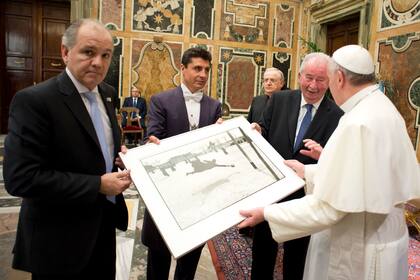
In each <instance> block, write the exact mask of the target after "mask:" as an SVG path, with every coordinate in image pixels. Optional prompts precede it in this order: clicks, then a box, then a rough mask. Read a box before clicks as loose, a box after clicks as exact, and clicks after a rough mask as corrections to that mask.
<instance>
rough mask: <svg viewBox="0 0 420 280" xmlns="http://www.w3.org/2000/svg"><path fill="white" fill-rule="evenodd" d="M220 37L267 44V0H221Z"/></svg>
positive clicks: (268, 8) (268, 4)
mask: <svg viewBox="0 0 420 280" xmlns="http://www.w3.org/2000/svg"><path fill="white" fill-rule="evenodd" d="M222 3H223V9H222V11H221V13H222V14H221V23H220V39H221V40H225V41H236V42H247V43H254V44H267V36H268V34H267V33H268V16H269V10H270V3H269V2H268V1H261V0H259V1H250V0H223V2H222Z"/></svg>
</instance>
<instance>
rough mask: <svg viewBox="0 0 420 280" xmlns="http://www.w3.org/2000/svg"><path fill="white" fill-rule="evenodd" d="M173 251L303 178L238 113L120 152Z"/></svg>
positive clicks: (220, 228)
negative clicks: (229, 117)
mask: <svg viewBox="0 0 420 280" xmlns="http://www.w3.org/2000/svg"><path fill="white" fill-rule="evenodd" d="M121 158H122V160H123V162H124V164H125V166H126V168H128V169H130V170H131V177H132V179H133V181H134V183H135V185H136V187H137V189H138V191H139V193H140V195H141V196H142V198H143V200H144V202H145V204H146V207H147V208H148V210H149V212H150V214H151V215H152V217H153V220H154V221H155V223H156V225H157V227H158V229H159V231H160V233H161V234H162V237H163V239H164V240H165V242H166V244H167V245H168V248H169V249H170V251H171V253H172V255H173V256H174V257H175V258H178V257H180V256H182V255H184V254H185V253H187V252H189V251H190V250H192V249H194V248H196V247H198V246H200V245H201V244H203V243H204V242H206V241H207V240H209V239H211V238H212V237H214V236H216V235H217V234H219V233H221V232H223V231H224V230H226V229H228V228H230V227H232V226H234V225H235V224H237V223H239V222H240V221H242V220H243V219H244V218H243V217H242V216H240V215H239V210H241V209H250V208H254V207H259V206H265V205H268V204H271V203H274V202H276V201H278V200H280V199H282V198H283V197H286V196H287V195H289V194H290V193H293V192H294V191H296V190H297V189H299V188H301V187H302V186H303V185H304V182H303V180H301V179H300V178H299V177H297V176H296V174H295V173H294V172H293V171H292V170H291V169H289V168H288V167H286V166H285V165H284V164H283V158H282V157H281V156H280V155H279V154H278V153H277V152H276V151H275V150H274V148H273V147H272V146H271V145H270V144H269V143H268V142H267V141H266V140H265V139H264V138H263V137H262V136H261V135H260V134H259V133H258V132H257V131H255V130H253V129H252V128H251V125H250V124H249V122H248V121H247V120H245V118H243V117H237V118H234V119H230V120H227V121H224V122H223V123H222V124H214V125H211V126H207V127H204V128H200V129H197V130H193V131H190V132H187V133H183V134H180V135H177V136H174V137H170V138H167V139H163V140H161V142H160V144H159V145H156V144H152V143H150V144H146V145H143V146H140V147H136V148H133V149H130V150H129V151H128V152H127V153H126V154H121Z"/></svg>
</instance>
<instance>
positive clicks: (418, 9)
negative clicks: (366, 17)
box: [379, 0, 420, 30]
mask: <svg viewBox="0 0 420 280" xmlns="http://www.w3.org/2000/svg"><path fill="white" fill-rule="evenodd" d="M381 2H382V7H381V9H380V13H381V15H380V17H379V18H380V20H379V29H380V30H384V29H390V28H395V27H399V26H402V25H407V24H411V23H414V22H419V21H420V1H418V0H382V1H381Z"/></svg>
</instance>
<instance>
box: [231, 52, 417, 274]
mask: <svg viewBox="0 0 420 280" xmlns="http://www.w3.org/2000/svg"><path fill="white" fill-rule="evenodd" d="M329 78H330V82H329V85H330V89H331V92H332V95H333V97H334V99H335V101H336V102H337V104H338V105H340V106H341V108H342V109H343V110H344V112H345V115H344V116H343V117H342V119H341V120H340V124H339V125H338V127H337V129H336V130H335V132H334V133H333V135H332V136H331V139H330V141H329V142H328V144H327V145H326V146H325V148H324V150H323V151H322V154H321V157H320V159H319V163H318V164H317V165H306V166H304V165H303V164H301V163H299V162H297V161H287V165H289V166H290V167H292V168H293V169H294V170H295V171H297V174H298V175H300V176H301V177H305V178H306V183H307V186H308V189H309V192H311V194H309V195H306V196H305V197H303V198H301V199H297V200H293V201H289V202H285V203H280V204H275V205H270V206H267V207H265V208H258V209H253V210H250V211H241V214H242V215H244V216H245V217H247V218H246V219H245V221H243V222H242V223H241V224H240V225H239V227H243V226H249V225H253V224H256V223H259V222H261V221H263V220H264V219H265V220H267V221H268V222H269V224H270V228H271V232H272V234H273V237H274V238H275V239H276V240H277V241H278V242H283V241H285V240H290V239H294V238H298V237H301V236H305V235H309V234H313V235H312V238H311V243H310V248H309V251H308V256H307V258H306V265H305V274H304V279H390V280H391V279H407V276H408V275H407V274H408V264H407V248H408V234H407V227H406V225H405V219H404V211H403V206H402V203H403V202H404V201H407V200H410V199H413V198H418V197H420V174H419V169H418V163H417V160H416V157H415V154H414V150H413V145H412V143H411V141H410V139H409V137H408V134H407V131H406V127H405V123H404V120H403V118H402V117H401V115H400V114H399V113H398V111H397V110H396V108H395V107H394V105H393V104H392V103H391V101H390V100H389V99H388V98H387V97H386V96H385V95H384V94H383V93H382V92H380V90H379V89H378V85H377V84H375V75H374V64H373V61H372V58H371V56H370V54H369V52H368V51H367V50H366V49H364V48H362V47H360V46H356V45H349V46H345V47H342V48H340V49H338V50H337V51H336V52H335V53H334V54H333V57H332V60H331V62H330V68H329ZM314 233H316V234H314Z"/></svg>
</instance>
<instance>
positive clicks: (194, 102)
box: [181, 83, 203, 130]
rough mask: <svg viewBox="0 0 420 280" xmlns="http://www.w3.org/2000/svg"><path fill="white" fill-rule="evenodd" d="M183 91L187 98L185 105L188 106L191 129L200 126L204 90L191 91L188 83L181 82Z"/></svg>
mask: <svg viewBox="0 0 420 280" xmlns="http://www.w3.org/2000/svg"><path fill="white" fill-rule="evenodd" d="M181 89H182V93H183V95H184V99H185V106H186V107H187V114H188V121H189V123H190V130H193V129H196V128H198V125H199V123H200V102H201V99H202V98H203V92H202V91H201V90H200V91H197V92H191V91H190V90H189V89H188V88H187V86H186V85H184V84H183V83H182V84H181Z"/></svg>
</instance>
